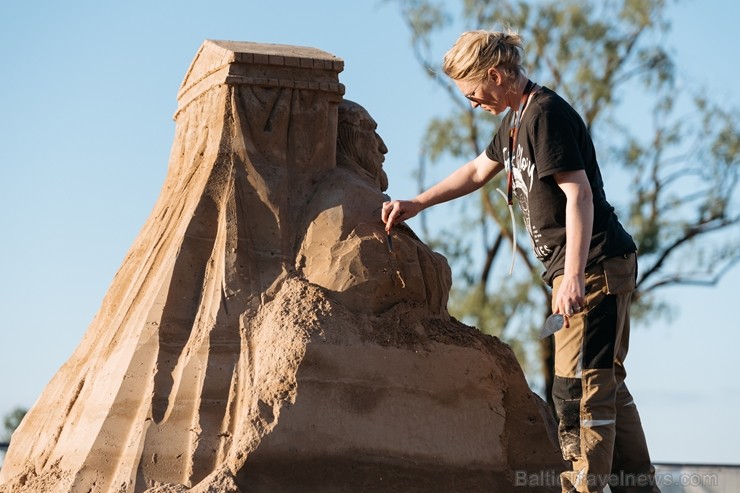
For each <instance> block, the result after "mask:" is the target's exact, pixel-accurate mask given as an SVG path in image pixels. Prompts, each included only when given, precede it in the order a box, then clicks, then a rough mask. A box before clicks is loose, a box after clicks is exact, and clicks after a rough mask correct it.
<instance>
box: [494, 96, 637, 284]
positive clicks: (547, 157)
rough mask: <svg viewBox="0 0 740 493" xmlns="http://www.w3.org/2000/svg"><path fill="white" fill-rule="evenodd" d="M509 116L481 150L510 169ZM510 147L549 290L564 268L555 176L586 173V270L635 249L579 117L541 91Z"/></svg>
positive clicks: (562, 200)
mask: <svg viewBox="0 0 740 493" xmlns="http://www.w3.org/2000/svg"><path fill="white" fill-rule="evenodd" d="M513 124H514V112H513V111H510V112H509V114H508V115H507V116H506V118H505V119H504V121H503V122H502V123H501V126H500V127H499V129H498V131H497V132H496V135H495V136H494V137H493V140H492V141H491V143H490V144H489V145H488V148H487V149H486V155H487V156H488V157H489V159H492V160H493V161H497V162H499V163H503V164H504V165H505V166H506V168H507V170H508V169H509V164H510V162H509V156H510V152H509V130H510V128H511V127H512V126H513ZM518 133H519V135H518V139H517V143H516V145H515V147H516V149H517V151H516V158H515V159H514V160H513V161H514V168H513V170H514V173H513V175H514V194H515V196H516V199H517V201H518V202H519V206H520V207H521V210H522V213H523V214H524V223H525V224H526V226H527V230H528V231H529V235H530V237H531V239H532V247H533V248H534V253H535V255H536V256H537V258H538V259H540V260H541V261H542V263H543V264H544V265H545V268H546V269H547V270H546V271H545V272H544V273H543V275H542V278H543V279H544V280H545V282H546V283H547V284H549V285H552V281H553V279H554V278H555V277H556V276H558V275H560V274H562V273H563V270H564V268H565V248H566V245H565V205H566V197H565V194H564V193H563V191H562V190H561V189H560V187H559V186H558V184H557V183H556V182H555V178H554V176H553V175H554V174H555V173H557V172H560V171H574V170H580V169H582V170H585V171H586V175H587V176H588V181H589V183H590V184H591V190H592V193H593V202H594V225H593V234H592V237H591V246H590V250H589V254H588V260H587V266H590V265H593V264H594V263H596V262H600V261H601V260H603V259H604V258H607V257H613V256H617V255H622V254H625V253H631V252H634V251H636V250H637V248H636V246H635V243H634V241H633V240H632V237H631V236H630V235H629V234H628V233H627V232H626V231H625V230H624V228H623V227H622V225H621V224H620V223H619V220H618V219H617V216H616V214H615V213H614V208H613V207H612V206H611V205H610V204H609V202H607V200H606V194H605V193H604V182H603V180H602V178H601V171H600V170H599V164H598V162H597V161H596V151H595V149H594V145H593V142H592V140H591V136H590V135H589V133H588V129H587V128H586V125H585V123H583V120H582V119H581V117H580V115H578V113H577V112H576V111H575V110H574V109H573V108H572V107H571V106H570V105H569V104H568V103H567V102H566V101H565V100H563V99H562V98H561V97H560V96H558V95H557V94H556V93H555V92H553V91H552V90H550V89H548V88H546V87H542V88H541V89H539V90H537V91H536V92H535V93H534V94H532V96H531V97H530V101H529V106H528V107H527V109H526V110H525V112H524V116H523V118H522V122H521V125H520V128H519V132H518Z"/></svg>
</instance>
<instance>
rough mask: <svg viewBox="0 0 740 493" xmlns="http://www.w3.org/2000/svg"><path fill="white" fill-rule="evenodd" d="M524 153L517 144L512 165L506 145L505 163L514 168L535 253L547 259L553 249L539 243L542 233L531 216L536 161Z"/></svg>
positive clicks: (515, 183)
mask: <svg viewBox="0 0 740 493" xmlns="http://www.w3.org/2000/svg"><path fill="white" fill-rule="evenodd" d="M523 154H524V149H522V146H520V145H517V153H516V159H514V160H513V161H514V163H516V166H513V167H512V159H511V156H510V155H509V148H508V147H504V163H505V165H506V169H507V171H508V170H509V169H513V173H512V175H513V177H514V194H515V195H516V199H517V202H519V208H520V209H521V210H522V214H523V215H524V225H525V226H526V227H527V231H528V232H529V237H530V240H531V242H532V249H533V250H534V254H535V255H536V256H537V258H538V259H540V260H546V259H547V258H549V257H550V255H551V254H552V252H553V249H552V247H550V246H548V245H540V244H539V243H540V241H542V233H540V232H539V231H538V229H537V227H536V226H533V225H532V222H531V221H530V217H529V193H530V192H531V191H532V185H533V183H534V174H535V163H534V161H532V160H531V159H529V158H528V157H525V156H524V155H523Z"/></svg>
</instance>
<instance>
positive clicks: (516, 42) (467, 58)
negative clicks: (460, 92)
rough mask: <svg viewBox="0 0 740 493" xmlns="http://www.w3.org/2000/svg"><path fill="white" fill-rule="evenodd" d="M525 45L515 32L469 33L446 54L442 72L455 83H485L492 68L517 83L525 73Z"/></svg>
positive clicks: (458, 39) (464, 34) (479, 31)
mask: <svg viewBox="0 0 740 493" xmlns="http://www.w3.org/2000/svg"><path fill="white" fill-rule="evenodd" d="M523 59H524V44H523V43H522V38H521V36H519V34H517V33H516V32H515V31H511V30H509V31H507V32H496V31H484V30H482V29H481V30H477V31H468V32H464V33H462V34H461V35H460V37H459V38H457V41H455V44H454V45H453V46H452V48H450V50H449V51H448V52H447V53H446V54H445V57H444V62H443V64H442V70H444V73H445V74H447V76H448V77H450V78H451V79H453V80H462V79H471V80H483V79H485V78H486V75H487V72H488V69H489V68H492V67H498V68H499V70H501V71H502V72H503V73H504V77H505V78H507V79H510V80H511V81H515V80H516V79H517V78H518V77H519V76H520V75H521V74H523V73H524V68H523V67H522V60H523Z"/></svg>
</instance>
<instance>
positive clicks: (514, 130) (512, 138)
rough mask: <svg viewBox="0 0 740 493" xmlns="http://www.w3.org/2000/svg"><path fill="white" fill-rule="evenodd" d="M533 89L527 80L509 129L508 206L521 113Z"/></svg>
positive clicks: (511, 189)
mask: <svg viewBox="0 0 740 493" xmlns="http://www.w3.org/2000/svg"><path fill="white" fill-rule="evenodd" d="M533 88H534V82H532V81H531V80H529V79H527V85H526V86H524V92H523V93H522V100H521V102H520V103H519V110H518V111H517V112H516V113H514V126H512V127H511V128H510V129H509V173H508V175H507V177H506V201H507V203H508V204H509V205H512V204H513V198H514V172H513V168H514V158H515V157H516V149H515V147H514V146H516V145H517V139H518V138H519V127H520V126H521V124H522V112H523V111H524V108H525V106H527V103H528V102H529V95H530V93H531V92H532V89H533Z"/></svg>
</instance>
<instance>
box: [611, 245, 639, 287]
mask: <svg viewBox="0 0 740 493" xmlns="http://www.w3.org/2000/svg"><path fill="white" fill-rule="evenodd" d="M602 264H603V265H604V278H605V282H606V292H607V294H627V293H631V292H632V291H634V290H635V287H636V283H637V259H636V255H635V254H634V253H628V254H625V255H620V256H618V257H609V258H607V259H604V261H603V262H602Z"/></svg>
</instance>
